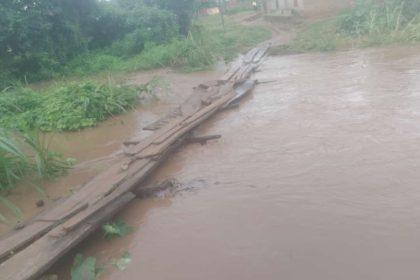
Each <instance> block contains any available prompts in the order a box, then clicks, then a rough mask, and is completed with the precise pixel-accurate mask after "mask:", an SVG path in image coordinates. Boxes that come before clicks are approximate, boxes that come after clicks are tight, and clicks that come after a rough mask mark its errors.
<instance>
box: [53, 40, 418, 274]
mask: <svg viewBox="0 0 420 280" xmlns="http://www.w3.org/2000/svg"><path fill="white" fill-rule="evenodd" d="M419 77H420V48H419V46H412V47H389V48H381V49H368V50H361V51H349V52H338V53H329V54H303V55H292V56H284V57H270V58H269V59H267V61H266V62H265V63H264V64H263V66H262V67H261V71H260V72H258V73H257V74H256V78H257V79H259V80H260V81H261V82H263V83H262V84H260V85H258V86H257V88H256V89H255V91H254V93H253V94H252V96H250V97H249V98H247V99H246V100H244V101H243V102H242V105H241V106H240V107H239V108H238V109H235V110H233V111H226V112H223V113H220V114H218V115H217V116H216V117H215V118H213V119H212V120H211V121H210V122H208V123H206V124H205V125H204V126H203V127H201V128H200V131H201V132H202V133H219V134H222V135H223V137H222V139H220V140H218V141H213V142H210V143H209V144H208V145H205V146H201V145H195V144H190V145H188V146H185V147H183V148H182V149H181V150H180V151H179V152H178V153H177V154H175V155H174V156H173V157H172V158H171V159H170V160H169V161H168V162H167V163H165V164H164V166H163V167H162V168H161V169H159V171H158V172H157V173H156V174H155V175H154V177H153V180H156V181H157V180H163V179H165V178H168V177H175V178H177V179H178V180H180V181H181V182H182V183H184V184H185V185H187V186H188V185H191V186H192V187H193V188H192V191H183V192H181V193H179V194H177V195H175V196H173V197H164V198H153V199H149V200H143V201H135V202H133V203H131V204H130V205H129V207H128V208H126V209H125V210H124V211H123V212H122V213H120V215H119V218H121V219H123V220H124V221H125V222H126V223H128V224H129V225H131V226H132V227H134V229H135V231H134V232H133V233H131V234H130V235H127V236H125V237H122V238H117V239H114V240H111V241H107V240H105V239H104V238H103V237H102V233H97V234H96V235H95V236H93V237H92V238H90V239H88V240H87V241H86V242H84V243H83V244H82V245H81V246H79V247H78V248H77V249H76V250H74V251H73V252H72V253H71V254H70V255H69V256H68V257H67V258H65V259H63V260H62V261H61V262H60V263H59V264H58V265H57V266H56V267H55V268H54V269H53V270H52V272H54V273H57V272H58V273H59V274H60V276H61V278H60V279H68V275H69V273H68V271H69V268H70V266H71V261H72V258H73V257H74V254H75V253H77V252H81V253H83V254H84V255H91V256H95V257H96V258H97V261H98V263H99V264H100V265H103V267H104V268H105V270H104V272H103V273H102V274H101V276H100V279H115V280H117V279H148V280H164V279H171V280H177V279H179V280H189V279H191V280H196V279H219V280H221V279H226V280H228V279H229V280H230V279H241V280H248V279H249V280H255V279H273V280H274V279H287V280H292V279H296V280H302V279H312V280H337V279H340V280H344V279H346V280H347V279H348V280H354V279H369V280H377V279H381V280H386V279H389V280H395V279H404V280H409V279H410V280H411V279H413V280H418V279H420V269H419V263H420V148H419V147H420V78H419ZM125 251H128V252H129V253H130V254H131V258H132V262H131V263H130V264H129V266H128V267H127V268H126V270H124V271H119V270H117V269H115V268H113V267H112V266H111V265H106V264H107V263H109V262H110V261H111V259H112V258H117V257H118V256H120V255H121V254H122V253H123V252H125Z"/></svg>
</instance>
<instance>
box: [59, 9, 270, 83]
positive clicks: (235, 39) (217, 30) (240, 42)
mask: <svg viewBox="0 0 420 280" xmlns="http://www.w3.org/2000/svg"><path fill="white" fill-rule="evenodd" d="M270 37H271V33H270V31H268V30H266V29H264V28H262V27H256V26H253V27H245V26H241V25H238V24H235V23H234V22H233V21H231V20H229V18H228V17H227V19H226V24H225V29H223V26H222V25H221V23H220V17H219V16H207V17H202V18H200V19H198V20H196V21H195V23H194V25H193V27H192V29H191V31H190V33H189V35H188V36H187V37H185V38H175V39H173V40H172V41H171V42H169V43H166V44H162V45H156V44H146V46H145V48H144V50H143V51H142V52H140V53H138V54H136V55H133V56H128V57H127V56H118V55H116V54H115V52H111V51H109V50H107V49H104V50H101V51H98V52H92V53H89V54H84V55H82V56H78V57H76V58H75V59H73V60H72V61H70V62H69V63H68V64H67V65H66V67H65V69H64V72H63V74H64V75H66V76H72V75H76V76H83V75H91V74H96V73H100V72H113V73H115V72H131V71H138V70H150V69H156V68H161V67H175V68H178V69H181V70H183V71H196V70H203V69H207V68H209V67H211V66H212V65H213V64H214V62H215V60H217V59H225V60H226V61H229V60H231V59H232V58H233V57H234V56H235V55H236V54H237V53H238V52H241V51H244V50H246V49H247V48H250V47H252V46H255V45H256V44H258V43H260V42H262V41H264V40H267V39H269V38H270Z"/></svg>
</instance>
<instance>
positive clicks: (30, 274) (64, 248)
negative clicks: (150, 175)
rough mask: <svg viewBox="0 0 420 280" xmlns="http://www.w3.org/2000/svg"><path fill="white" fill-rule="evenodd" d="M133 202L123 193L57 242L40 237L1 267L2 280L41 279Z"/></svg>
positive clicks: (132, 195) (131, 195) (46, 237)
mask: <svg viewBox="0 0 420 280" xmlns="http://www.w3.org/2000/svg"><path fill="white" fill-rule="evenodd" d="M134 198H135V195H134V194H133V193H130V192H129V193H125V194H124V195H122V196H120V197H118V198H117V199H115V200H113V201H112V202H111V203H110V204H108V206H107V207H106V208H105V209H104V210H103V211H100V212H98V213H96V214H95V215H93V216H92V217H90V218H89V220H87V221H86V223H84V224H82V225H81V226H80V227H78V228H77V229H75V230H74V231H72V232H71V233H69V234H67V235H65V236H64V237H62V238H60V239H53V238H51V237H49V236H48V235H46V236H44V237H42V238H41V239H39V240H38V241H37V242H35V243H33V244H32V245H30V246H29V247H28V248H26V250H24V251H21V252H19V253H17V254H16V255H15V256H14V257H13V258H11V259H9V260H7V261H6V262H4V263H2V264H1V265H0V275H1V279H2V280H31V279H36V278H37V277H40V276H41V275H42V273H44V272H45V271H47V270H48V269H49V268H50V267H51V265H52V264H53V263H54V262H55V261H56V260H57V259H59V258H60V257H61V256H63V255H64V254H65V253H66V252H68V251H69V250H70V249H71V248H73V247H74V246H76V245H77V244H79V243H80V242H81V241H82V240H83V239H84V238H85V237H87V236H88V235H89V234H90V233H92V232H93V231H94V230H96V229H97V228H98V227H99V226H101V225H102V223H104V222H105V221H106V220H108V219H110V218H111V217H112V216H113V215H115V213H117V212H118V210H120V209H121V208H122V207H124V206H125V205H126V204H127V203H129V202H130V201H131V200H133V199H134Z"/></svg>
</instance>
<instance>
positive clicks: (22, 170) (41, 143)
mask: <svg viewBox="0 0 420 280" xmlns="http://www.w3.org/2000/svg"><path fill="white" fill-rule="evenodd" d="M72 164H73V162H72V161H71V160H65V159H63V158H62V157H61V155H59V154H57V153H54V152H52V151H50V150H49V149H48V143H47V142H46V141H45V139H43V138H42V137H41V135H40V134H38V133H36V132H33V131H32V132H25V133H10V132H7V131H5V130H3V129H1V130H0V203H2V204H3V205H4V206H6V207H7V208H8V209H9V210H10V211H12V212H13V213H14V215H15V216H16V217H18V218H20V217H21V216H22V214H21V212H20V210H19V208H17V207H16V206H14V205H13V203H11V202H10V201H9V200H7V199H6V198H5V195H6V194H7V192H8V191H9V190H11V189H12V188H14V187H15V186H16V184H17V183H18V182H20V181H24V182H26V183H27V184H28V185H30V186H33V187H35V188H36V190H37V191H39V192H41V193H42V194H43V190H42V189H41V188H40V187H39V186H38V185H37V183H36V181H37V180H40V179H51V178H55V177H57V176H59V175H61V174H63V173H65V172H66V171H67V170H68V169H69V168H70V167H71V166H72ZM0 221H1V222H7V220H6V218H5V216H4V215H2V214H1V213H0Z"/></svg>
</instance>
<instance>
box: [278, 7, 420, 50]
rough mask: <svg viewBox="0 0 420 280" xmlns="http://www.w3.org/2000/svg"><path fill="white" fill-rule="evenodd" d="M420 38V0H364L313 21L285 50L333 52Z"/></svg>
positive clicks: (405, 41) (408, 41) (410, 41)
mask: <svg viewBox="0 0 420 280" xmlns="http://www.w3.org/2000/svg"><path fill="white" fill-rule="evenodd" d="M418 41H420V1H409V0H385V1H374V0H369V1H366V0H360V1H357V3H356V4H355V6H354V7H352V8H351V9H349V10H347V11H345V12H344V13H342V14H340V15H339V16H337V17H336V18H333V19H328V20H324V21H321V22H317V23H315V24H311V25H309V26H307V27H306V29H305V30H304V31H303V32H302V33H300V34H299V35H298V37H297V38H296V39H295V40H294V41H293V42H292V43H291V44H290V45H289V46H287V47H286V48H283V50H284V51H331V50H336V49H340V48H347V47H352V46H356V47H366V46H372V45H381V44H390V43H412V42H418Z"/></svg>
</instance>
